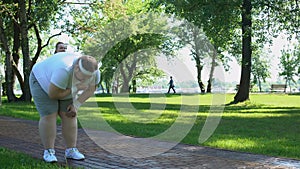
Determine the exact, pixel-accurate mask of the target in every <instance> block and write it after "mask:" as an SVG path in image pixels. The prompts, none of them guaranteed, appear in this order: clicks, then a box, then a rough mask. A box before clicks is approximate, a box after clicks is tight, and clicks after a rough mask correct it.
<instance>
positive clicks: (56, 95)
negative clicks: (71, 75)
mask: <svg viewBox="0 0 300 169" xmlns="http://www.w3.org/2000/svg"><path fill="white" fill-rule="evenodd" d="M70 94H71V89H69V88H67V89H61V88H59V87H57V86H55V85H54V84H52V83H51V84H50V87H49V97H50V99H62V98H64V97H66V96H68V95H70Z"/></svg>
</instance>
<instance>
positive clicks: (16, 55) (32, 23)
mask: <svg viewBox="0 0 300 169" xmlns="http://www.w3.org/2000/svg"><path fill="white" fill-rule="evenodd" d="M62 2H63V0H53V1H46V0H42V1H33V0H28V1H18V0H7V1H4V2H2V1H1V2H0V10H1V21H0V29H1V39H0V40H1V46H0V47H1V49H3V51H5V55H6V62H5V66H6V71H5V79H6V82H5V84H6V85H5V89H4V90H6V94H7V98H8V101H9V102H11V101H18V100H24V101H31V95H30V90H29V75H30V71H31V68H32V66H33V65H34V64H35V62H36V60H37V59H38V57H39V55H40V52H41V50H42V49H43V48H44V47H46V46H47V45H48V44H49V41H50V39H51V38H52V37H54V36H56V35H53V36H51V37H49V38H48V41H47V42H46V43H45V45H42V40H41V38H40V34H41V33H42V32H48V33H49V30H50V29H49V28H50V26H52V24H54V23H55V19H54V18H55V16H56V12H57V11H58V10H59V9H60V7H61V4H62ZM45 13H46V14H47V15H45ZM30 32H33V33H34V34H35V35H36V40H35V39H34V38H32V37H31V36H30ZM3 36H5V38H4V37H3ZM34 40H35V41H36V42H37V45H34V46H30V45H31V44H33V43H29V41H34ZM30 48H31V49H30ZM33 48H35V49H36V50H33ZM20 51H21V52H20ZM34 52H35V54H33V53H34ZM30 56H34V57H33V58H30ZM21 58H22V60H23V68H22V70H19V66H18V65H19V60H20V59H21ZM22 73H23V76H22ZM15 77H17V79H18V81H19V83H20V86H21V90H22V95H21V97H19V98H17V96H16V95H15V94H14V90H13V86H14V83H15Z"/></svg>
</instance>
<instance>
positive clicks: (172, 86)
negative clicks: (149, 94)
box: [168, 76, 176, 93]
mask: <svg viewBox="0 0 300 169" xmlns="http://www.w3.org/2000/svg"><path fill="white" fill-rule="evenodd" d="M168 84H169V90H168V93H170V90H171V89H172V90H173V92H174V93H176V91H175V89H174V87H175V86H174V81H173V78H172V76H170V81H169V83H168Z"/></svg>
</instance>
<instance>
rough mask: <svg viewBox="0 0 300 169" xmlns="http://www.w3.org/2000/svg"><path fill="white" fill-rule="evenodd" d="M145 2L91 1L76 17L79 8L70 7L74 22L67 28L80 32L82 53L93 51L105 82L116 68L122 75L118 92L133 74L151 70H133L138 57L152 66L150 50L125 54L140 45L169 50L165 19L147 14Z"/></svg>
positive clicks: (91, 52) (119, 0) (110, 82)
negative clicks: (147, 52) (130, 58)
mask: <svg viewBox="0 0 300 169" xmlns="http://www.w3.org/2000/svg"><path fill="white" fill-rule="evenodd" d="M147 4H148V2H147V1H140V0H130V1H121V0H117V1H106V2H98V3H92V4H89V5H86V6H83V7H82V8H84V9H85V11H84V14H80V16H81V17H78V16H79V15H78V14H79V13H80V11H81V10H80V9H77V10H76V9H74V10H72V15H73V16H74V21H75V22H74V24H73V26H74V27H71V28H70V30H74V33H76V32H80V33H81V35H80V39H82V41H81V42H83V45H82V49H83V51H84V52H85V53H87V54H90V55H95V56H97V57H98V60H101V61H102V67H101V69H100V70H101V71H102V77H103V80H104V82H105V84H106V85H111V84H112V83H113V81H112V79H111V78H112V77H113V74H114V73H115V71H119V72H120V76H118V78H119V77H122V80H118V81H119V82H122V86H121V92H127V91H128V89H129V85H130V84H129V83H130V81H131V79H132V78H134V77H133V76H134V74H139V75H140V74H141V73H142V72H148V73H152V72H153V71H147V70H146V69H144V70H139V73H137V72H136V73H134V71H135V70H137V68H138V67H139V68H140V67H143V66H141V61H143V64H148V65H151V66H152V67H156V65H155V64H154V62H152V61H151V60H152V58H153V57H154V54H153V53H151V55H147V57H144V58H142V57H143V56H145V55H138V56H137V55H135V56H137V57H136V58H134V59H132V60H131V61H130V62H126V61H125V60H126V58H127V57H128V56H130V55H134V53H135V52H139V51H140V50H142V49H149V50H151V49H152V50H153V51H154V52H155V53H158V52H159V50H161V51H162V52H164V53H167V52H169V53H171V52H170V51H172V50H170V48H171V47H172V45H173V44H172V42H171V41H170V39H171V38H167V36H165V35H167V34H168V31H169V30H168V27H166V24H167V20H166V19H165V18H157V15H152V14H149V13H148V12H147V8H146V7H145V6H147ZM99 11H100V12H99ZM99 13H100V14H99ZM99 54H100V55H99ZM151 57H152V58H151ZM145 58H148V60H146V59H145ZM113 68H115V69H113ZM116 68H118V69H116ZM154 72H155V71H154ZM154 72H153V73H154ZM139 77H143V76H139ZM107 88H109V87H108V86H107Z"/></svg>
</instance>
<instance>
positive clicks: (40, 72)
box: [32, 52, 100, 99]
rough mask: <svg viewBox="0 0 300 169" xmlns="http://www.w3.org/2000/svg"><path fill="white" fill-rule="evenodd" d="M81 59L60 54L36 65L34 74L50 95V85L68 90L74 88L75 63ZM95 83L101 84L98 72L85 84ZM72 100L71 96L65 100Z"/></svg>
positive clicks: (72, 54)
mask: <svg viewBox="0 0 300 169" xmlns="http://www.w3.org/2000/svg"><path fill="white" fill-rule="evenodd" d="M79 57H80V55H77V54H74V53H67V52H59V53H56V54H54V55H52V56H51V57H49V58H47V59H45V60H43V61H41V62H39V63H36V64H35V65H34V66H33V68H32V72H33V74H34V76H35V77H36V79H37V80H38V82H39V84H40V85H41V87H42V89H43V90H44V91H45V92H46V93H47V94H49V86H50V84H51V83H52V84H54V85H55V86H57V87H59V88H61V89H67V88H71V87H72V77H73V63H74V62H75V61H76V60H77V59H78V58H79ZM92 81H94V83H95V85H96V84H98V83H99V82H100V71H99V70H97V71H96V73H95V75H94V76H93V77H91V79H90V80H88V81H86V82H85V83H91V82H92ZM69 98H72V95H71V94H70V95H69V96H67V97H66V98H65V99H69Z"/></svg>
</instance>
